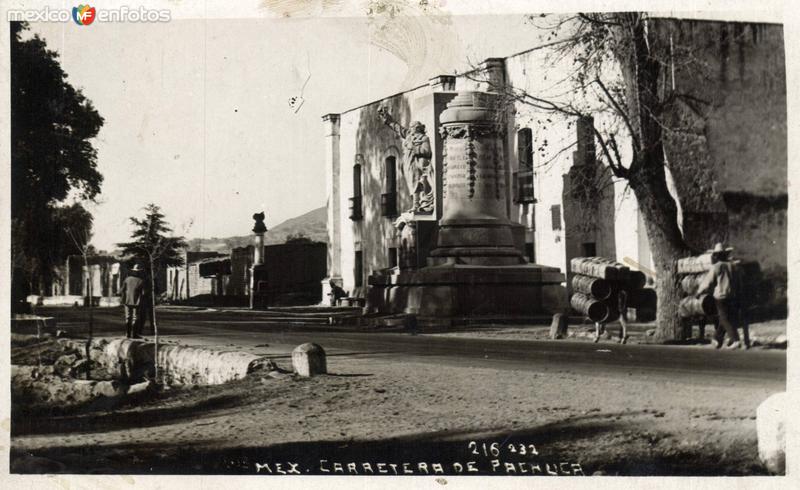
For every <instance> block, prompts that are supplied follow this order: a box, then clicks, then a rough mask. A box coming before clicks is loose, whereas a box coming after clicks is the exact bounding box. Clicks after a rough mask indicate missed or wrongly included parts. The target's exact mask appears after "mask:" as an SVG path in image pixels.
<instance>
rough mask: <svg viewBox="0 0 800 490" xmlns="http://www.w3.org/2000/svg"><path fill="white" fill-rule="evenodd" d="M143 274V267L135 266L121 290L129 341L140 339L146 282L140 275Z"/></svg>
mask: <svg viewBox="0 0 800 490" xmlns="http://www.w3.org/2000/svg"><path fill="white" fill-rule="evenodd" d="M141 272H142V266H140V265H139V264H134V266H133V268H132V269H131V275H129V276H128V277H126V278H125V280H124V281H123V282H122V288H120V297H121V299H122V304H123V305H124V306H125V330H126V337H128V338H129V339H140V338H142V337H141V335H140V330H141V324H140V322H139V317H140V315H141V310H140V308H141V304H142V298H143V296H144V281H143V280H142V278H141V277H139V275H140V274H141Z"/></svg>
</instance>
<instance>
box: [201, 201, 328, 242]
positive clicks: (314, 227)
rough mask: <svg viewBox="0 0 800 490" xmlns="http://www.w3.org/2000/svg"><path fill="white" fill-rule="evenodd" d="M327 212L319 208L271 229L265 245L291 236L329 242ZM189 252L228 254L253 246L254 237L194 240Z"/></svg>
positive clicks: (266, 236)
mask: <svg viewBox="0 0 800 490" xmlns="http://www.w3.org/2000/svg"><path fill="white" fill-rule="evenodd" d="M327 219H328V218H327V210H326V209H325V207H321V208H317V209H314V210H312V211H309V212H307V213H306V214H303V215H300V216H297V217H295V218H290V219H287V220H286V221H284V222H283V223H281V224H279V225H275V226H274V227H272V228H270V229H269V230H268V231H267V233H265V234H264V243H265V245H276V244H279V243H285V242H286V239H287V238H288V237H290V236H297V235H303V236H306V237H308V238H310V239H311V240H312V241H315V242H327V241H328V231H327V228H326V222H327ZM188 244H189V250H193V251H195V250H208V251H213V252H221V253H228V252H230V251H231V249H233V248H237V247H245V246H247V245H252V244H253V235H252V234H251V235H243V236H232V237H227V238H193V239H191V240H188Z"/></svg>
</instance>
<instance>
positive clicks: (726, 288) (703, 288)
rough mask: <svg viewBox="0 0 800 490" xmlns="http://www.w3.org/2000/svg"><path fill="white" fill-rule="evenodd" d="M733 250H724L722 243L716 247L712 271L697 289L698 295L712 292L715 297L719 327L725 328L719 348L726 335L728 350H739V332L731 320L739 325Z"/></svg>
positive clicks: (712, 253) (712, 254)
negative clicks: (732, 259) (735, 296)
mask: <svg viewBox="0 0 800 490" xmlns="http://www.w3.org/2000/svg"><path fill="white" fill-rule="evenodd" d="M732 250H733V249H732V248H723V246H722V244H721V243H717V244H716V245H714V248H713V249H712V250H710V252H711V264H712V265H711V269H710V270H709V271H708V273H706V275H705V276H704V277H703V279H702V280H701V281H700V285H699V287H698V288H697V295H698V296H700V295H701V294H704V293H706V292H711V293H712V294H713V296H714V303H715V304H716V306H717V316H718V318H719V325H720V326H721V327H722V328H724V329H725V330H724V332H723V331H720V332H718V333H717V339H716V340H717V348H720V347H722V341H723V338H724V335H725V333H727V334H728V337H729V339H730V340H729V342H730V343H729V344H728V345H727V348H728V349H738V348H739V347H741V341H740V340H739V332H738V331H737V329H736V327H734V326H733V325H732V324H731V320H733V321H736V323H738V319H737V317H738V308H737V306H736V303H735V298H734V288H733V286H734V277H733V266H732V264H731V262H730V260H729V258H730V253H731V251H732Z"/></svg>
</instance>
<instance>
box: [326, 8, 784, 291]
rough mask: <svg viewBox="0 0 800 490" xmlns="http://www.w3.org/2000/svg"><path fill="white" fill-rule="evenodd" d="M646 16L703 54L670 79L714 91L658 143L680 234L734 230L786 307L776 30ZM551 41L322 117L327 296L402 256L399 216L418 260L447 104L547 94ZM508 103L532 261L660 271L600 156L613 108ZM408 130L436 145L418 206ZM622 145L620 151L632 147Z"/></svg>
mask: <svg viewBox="0 0 800 490" xmlns="http://www.w3.org/2000/svg"><path fill="white" fill-rule="evenodd" d="M652 29H654V32H655V33H656V35H657V36H658V38H659V39H660V42H661V44H663V45H665V46H673V47H675V49H678V48H681V47H683V48H685V49H691V51H692V53H693V56H696V57H697V58H698V59H699V60H701V62H703V63H704V64H705V65H706V66H707V70H706V71H705V75H704V77H703V78H702V79H700V78H699V76H698V75H697V74H696V73H693V72H688V71H687V70H685V69H682V68H681V66H680V64H679V63H676V64H675V66H674V67H673V69H672V70H670V71H669V73H670V75H671V77H672V80H668V81H667V82H666V83H672V84H673V86H676V87H678V88H680V87H684V86H685V89H686V91H687V92H689V91H692V92H694V93H696V94H699V97H701V98H706V99H707V100H708V103H707V104H705V105H704V109H703V110H702V111H699V112H698V113H697V114H688V111H681V110H680V107H679V108H678V110H676V114H675V115H674V117H683V118H690V117H694V118H695V119H696V121H695V122H694V124H690V125H689V126H690V127H691V128H693V131H687V132H681V133H679V134H674V135H670V136H669V137H668V138H666V140H665V153H666V157H667V161H668V168H667V183H668V186H669V187H670V191H671V193H672V195H673V197H674V198H675V200H676V202H677V203H678V206H679V215H680V216H679V225H680V226H681V227H682V230H683V233H684V236H685V239H686V241H687V243H688V244H689V245H690V246H691V247H693V248H694V249H696V250H697V251H701V250H705V249H707V248H710V246H711V245H713V243H714V242H716V241H723V242H727V243H730V244H731V245H732V246H733V247H735V248H736V256H737V257H741V258H744V259H748V260H757V261H758V262H759V263H760V264H761V268H762V270H763V272H764V276H765V277H766V278H767V279H768V280H769V281H770V284H771V288H772V291H773V298H772V301H774V302H775V303H778V304H779V303H781V302H783V304H784V305H785V301H786V208H787V191H786V185H787V153H786V102H785V95H786V84H785V68H784V54H783V53H784V50H783V33H782V27H781V26H779V25H764V24H758V25H756V24H739V23H723V22H707V21H684V20H675V19H656V20H654V21H652ZM548 54H549V53H548V48H546V47H541V48H537V47H535V48H532V49H530V50H528V51H525V52H522V53H518V54H515V55H512V56H508V57H506V58H491V59H487V60H486V61H484V62H483V63H482V64H481V65H480V66H479V67H478V68H477V69H476V70H475V71H472V72H469V73H465V74H461V75H456V76H450V75H446V76H439V77H435V78H433V79H431V80H430V81H429V82H428V83H426V84H423V85H420V86H418V87H416V88H413V89H411V90H408V91H405V92H402V93H400V94H396V95H393V96H390V97H387V98H384V99H381V100H377V101H373V102H370V103H367V104H365V105H363V106H360V107H357V108H354V109H351V110H348V111H345V112H342V113H332V114H327V115H325V116H323V125H324V142H325V143H324V144H325V171H326V185H327V193H328V235H329V237H328V238H329V240H328V241H329V247H328V257H327V261H328V277H327V278H326V279H325V280H324V281H323V294H325V293H327V291H328V288H327V283H328V281H329V280H333V281H335V282H336V283H338V284H339V285H340V286H342V287H343V288H344V289H345V290H346V291H348V293H349V294H350V295H351V296H359V297H366V296H367V286H368V278H369V276H370V274H372V273H373V272H375V271H380V270H382V269H387V268H393V267H398V265H399V261H401V260H402V251H403V240H404V238H403V233H402V230H401V229H402V226H399V227H398V226H396V225H397V224H398V223H400V222H402V221H404V220H408V219H411V220H413V221H414V222H415V223H416V225H417V228H416V231H417V247H416V248H417V250H416V251H415V253H416V254H417V256H418V258H420V259H421V260H423V261H424V260H425V258H426V257H427V249H428V248H429V247H430V244H431V243H432V242H433V236H432V235H433V234H434V233H435V230H436V225H437V223H438V220H440V219H441V217H442V216H441V207H442V206H441V199H442V189H443V177H444V172H443V168H442V165H443V149H442V140H441V136H440V135H439V126H440V124H439V116H440V114H441V113H442V111H443V110H444V109H445V107H446V105H447V103H448V102H449V101H451V100H452V99H453V98H454V97H455V95H456V94H457V93H458V92H462V91H474V90H477V91H487V90H492V87H497V86H499V85H502V86H510V87H519V88H524V89H525V90H526V91H527V92H528V93H531V94H537V93H540V92H542V93H543V92H545V91H546V90H547V88H548V87H550V86H551V85H552V82H551V81H548V80H545V79H544V78H543V77H542V75H541V71H540V70H539V67H541V66H544V64H545V63H546V62H547V61H546V59H547V55H548ZM709 74H711V75H709ZM510 105H511V106H512V107H511V110H509V111H508V117H507V118H506V120H505V121H504V124H505V125H506V131H505V135H506V136H505V141H504V142H503V145H502V148H501V149H499V150H498V151H501V152H502V155H504V156H505V158H506V164H507V172H506V173H505V175H504V178H505V185H506V187H507V188H508V189H509V191H510V192H507V200H506V211H507V216H508V218H509V219H510V220H511V221H512V222H514V223H516V224H517V236H518V237H519V240H518V246H519V247H520V249H521V250H522V251H523V252H524V254H525V256H526V257H528V260H529V261H531V262H534V263H537V264H541V265H546V266H551V267H557V268H559V269H561V270H562V271H566V272H568V271H569V266H568V264H569V261H570V259H572V258H573V257H577V256H591V255H598V256H603V257H607V258H611V259H615V260H617V261H619V262H622V263H624V264H626V265H628V266H629V267H631V268H632V269H639V270H642V271H644V272H645V273H647V274H649V275H652V257H651V251H650V246H649V243H648V240H647V234H646V231H645V226H644V222H643V218H642V216H641V213H640V212H639V210H638V207H637V202H636V199H635V197H634V196H633V193H632V192H630V191H629V190H628V189H627V185H626V182H625V181H624V180H618V179H614V178H613V176H612V175H611V173H610V171H609V169H608V167H607V166H606V165H605V164H604V163H603V161H602V159H601V158H599V157H598V156H597V155H598V153H599V152H598V151H597V148H596V147H595V138H594V130H593V127H594V126H595V125H601V124H603V123H604V120H603V117H604V116H603V115H601V114H598V115H597V117H596V118H595V119H592V118H584V119H575V118H569V117H556V116H552V117H550V118H548V119H547V120H546V121H543V119H544V118H543V117H542V115H541V113H537V112H536V111H535V110H534V109H532V108H531V107H530V106H529V105H527V104H525V103H524V102H519V101H514V102H511V103H510ZM418 123H421V124H418ZM754 123H757V124H754ZM415 131H417V132H420V134H422V135H424V136H425V137H427V140H428V141H429V145H430V175H429V176H428V179H427V180H428V182H429V183H430V185H431V187H432V189H433V194H434V195H433V197H432V199H430V201H431V203H432V205H431V206H430V207H429V208H427V209H425V210H424V211H425V212H422V213H420V212H419V210H417V209H415V208H416V206H417V200H419V199H420V198H419V197H418V195H417V194H418V193H419V186H417V188H415V187H414V186H415V185H416V184H417V182H418V181H419V179H418V178H417V177H418V176H416V175H414V169H413V165H412V163H413V158H410V157H409V155H410V154H411V153H412V152H409V151H408V150H409V149H408V148H407V147H408V144H407V143H406V141H407V139H408V138H407V136H408V134H409V133H412V132H415ZM619 146H620V149H621V152H622V153H623V155H622V156H623V158H625V157H626V155H625V152H626V150H627V148H626V147H629V146H630V145H629V144H626V143H625V142H621V143H620V145H619ZM409 160H412V161H409ZM755 162H758V163H757V164H756V163H755ZM398 218H400V219H399V220H398ZM423 263H424V262H423ZM567 284H568V281H567V283H565V285H564V286H565V288H564V295H563V305H565V304H566V298H567V294H566V293H567V291H566V285H567Z"/></svg>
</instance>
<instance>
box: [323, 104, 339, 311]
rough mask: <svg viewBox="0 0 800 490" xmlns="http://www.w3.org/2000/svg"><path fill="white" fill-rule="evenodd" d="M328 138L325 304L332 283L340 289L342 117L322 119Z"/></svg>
mask: <svg viewBox="0 0 800 490" xmlns="http://www.w3.org/2000/svg"><path fill="white" fill-rule="evenodd" d="M322 122H323V124H324V134H325V189H326V191H327V194H328V199H327V208H328V209H327V211H328V225H327V228H328V277H326V278H325V279H323V280H322V301H325V298H326V297H327V295H328V293H330V290H331V287H330V280H331V279H333V280H334V281H335V282H336V283H337V284H339V285H341V282H342V281H341V277H342V272H341V263H342V247H341V242H342V238H341V189H340V182H339V175H340V154H339V142H340V126H341V117H340V115H339V114H326V115H324V116H322Z"/></svg>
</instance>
